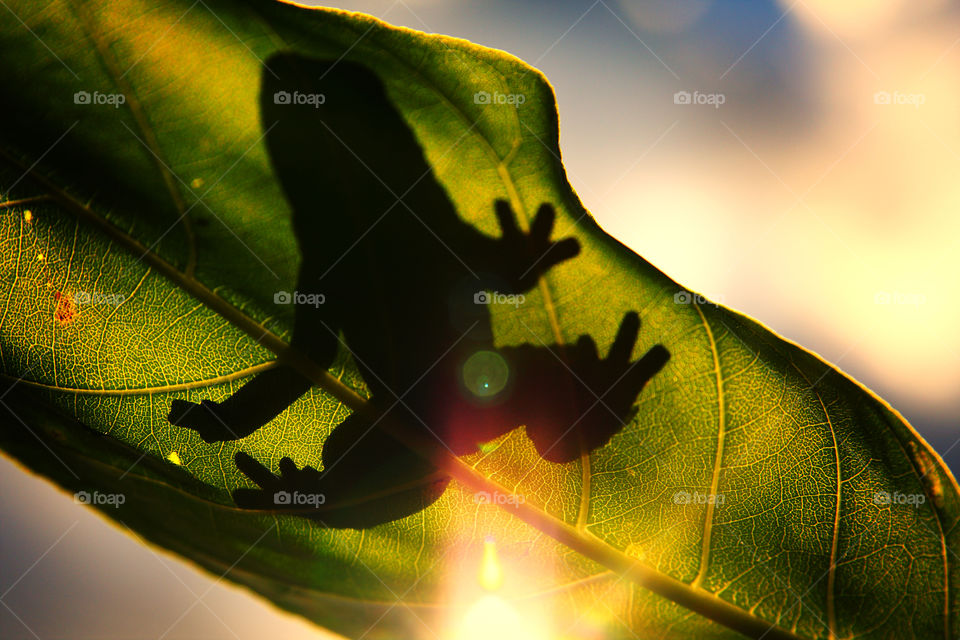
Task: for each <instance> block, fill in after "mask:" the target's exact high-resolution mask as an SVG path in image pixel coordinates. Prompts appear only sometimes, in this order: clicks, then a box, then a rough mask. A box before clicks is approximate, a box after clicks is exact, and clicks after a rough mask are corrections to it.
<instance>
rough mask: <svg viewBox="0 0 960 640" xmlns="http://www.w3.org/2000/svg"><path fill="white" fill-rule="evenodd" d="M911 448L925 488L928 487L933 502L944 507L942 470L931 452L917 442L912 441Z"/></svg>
mask: <svg viewBox="0 0 960 640" xmlns="http://www.w3.org/2000/svg"><path fill="white" fill-rule="evenodd" d="M910 450H911V452H912V453H913V459H914V460H915V461H916V463H917V468H918V469H919V470H920V474H921V475H920V479H921V480H922V481H923V487H924V489H926V491H927V494H928V495H929V496H930V499H931V500H932V501H933V504H935V505H936V506H938V507H942V506H943V484H942V483H941V481H940V471H939V469H937V465H936V464H935V463H934V461H933V459H932V458H930V454H928V453H927V452H926V451H925V450H923V449H921V448H920V447H918V446H917V443H916V442H911V443H910Z"/></svg>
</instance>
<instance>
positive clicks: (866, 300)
mask: <svg viewBox="0 0 960 640" xmlns="http://www.w3.org/2000/svg"><path fill="white" fill-rule="evenodd" d="M339 6H340V7H341V8H345V9H351V10H357V11H364V12H366V13H371V14H373V15H376V16H378V17H380V18H382V19H384V20H386V21H388V22H391V23H393V24H398V25H404V26H408V27H411V28H414V29H419V30H422V31H428V32H437V33H444V34H449V35H453V36H459V37H462V38H466V39H469V40H472V41H474V42H476V43H479V44H482V45H486V46H490V47H496V48H500V49H504V50H506V51H508V52H510V53H512V54H514V55H516V56H518V57H520V58H522V59H524V60H526V61H527V62H529V63H530V64H532V65H534V66H535V67H537V68H539V69H541V70H542V71H543V72H544V73H545V74H546V75H547V77H548V78H549V79H550V81H551V82H552V83H553V85H554V87H555V89H556V92H557V99H558V102H559V110H560V120H561V136H560V143H561V148H562V151H563V159H564V163H565V165H566V169H567V174H568V176H569V178H570V181H571V183H572V184H573V186H574V188H575V189H576V190H577V192H578V193H579V195H580V198H581V199H582V200H583V203H584V205H585V206H586V207H587V209H588V210H590V211H591V212H592V213H593V214H594V216H595V217H596V218H597V220H598V221H599V223H600V225H601V226H602V227H604V228H605V229H606V231H607V232H609V233H610V234H612V235H614V236H615V237H617V238H619V239H620V240H621V241H622V242H624V243H625V244H627V245H628V246H629V247H631V248H632V249H633V250H635V251H636V252H637V253H639V254H640V255H642V256H644V257H645V258H646V259H647V260H649V261H650V262H652V263H653V264H654V265H656V266H657V267H659V268H660V269H661V270H663V271H664V272H666V273H667V274H668V275H670V276H671V277H672V278H674V279H675V280H677V281H678V282H680V283H681V284H683V285H685V286H686V287H688V288H690V289H692V290H695V291H699V292H701V293H703V294H704V295H706V296H708V297H710V298H712V299H714V300H717V301H719V302H722V303H723V304H725V305H727V306H729V307H732V308H734V309H736V310H739V311H742V312H744V313H746V314H748V315H751V316H753V317H754V318H757V319H759V320H761V321H762V322H764V323H765V324H767V325H768V326H769V327H771V328H772V329H773V330H774V331H776V332H778V333H780V334H781V335H783V336H785V337H787V338H789V339H791V340H794V341H796V342H798V343H800V344H801V345H803V346H804V347H806V348H808V349H811V350H813V351H816V352H817V353H819V354H820V355H822V356H823V357H824V358H826V359H827V360H828V361H830V362H833V363H835V364H837V365H838V366H839V367H841V368H842V369H844V370H845V371H847V372H848V373H850V374H851V375H853V376H854V377H856V378H857V379H859V380H860V381H861V382H863V383H864V384H866V385H867V386H869V387H870V388H872V389H873V390H874V391H876V392H877V393H878V394H879V395H880V396H881V397H883V398H885V399H886V400H888V401H889V402H890V403H891V404H892V405H893V406H894V407H895V408H897V409H898V410H899V411H900V412H901V413H903V415H904V416H905V417H906V418H907V419H908V420H909V421H910V422H911V423H912V424H913V425H914V426H915V427H916V428H917V429H918V430H919V431H920V433H921V434H923V435H924V437H926V438H927V440H928V441H930V442H931V444H932V445H933V446H934V448H935V449H937V451H939V452H940V453H941V454H942V455H943V456H944V458H945V459H946V460H947V463H948V465H949V466H950V467H951V468H952V469H953V470H954V473H957V472H958V471H960V445H958V442H960V424H958V421H957V419H956V418H955V416H957V415H958V413H960V394H958V393H957V390H958V388H960V334H957V333H953V332H952V329H953V328H954V327H955V326H956V325H957V324H958V320H960V282H958V281H957V279H956V274H958V273H960V181H958V180H957V170H958V167H960V83H958V78H960V6H958V5H957V4H956V3H948V2H947V1H946V0H843V1H842V2H838V1H837V0H742V1H741V2H735V3H733V2H720V1H719V0H716V1H711V0H596V1H590V0H586V1H582V2H581V1H563V2H561V1H559V0H527V1H525V2H522V3H521V2H510V1H507V0H484V1H483V2H480V1H473V2H454V1H453V0H396V1H394V0H357V1H344V2H342V3H340V5H339ZM0 482H2V484H3V491H2V493H0V545H2V549H0V551H2V553H0V604H3V607H0V637H3V638H37V637H39V638H43V640H46V639H47V638H51V639H52V638H74V639H76V638H128V637H154V638H167V639H170V640H174V639H186V638H224V639H228V638H242V639H244V640H246V639H247V638H263V637H282V638H288V639H297V640H300V639H307V638H310V639H318V638H329V637H333V636H329V635H327V634H324V633H322V632H319V631H317V630H316V629H314V628H312V627H311V626H310V625H308V624H307V623H305V622H302V621H300V620H299V619H297V618H295V617H293V616H289V615H287V614H283V613H280V612H278V611H276V610H275V609H273V608H272V607H271V606H270V605H267V604H265V603H263V602H261V601H260V600H258V599H256V598H254V597H253V596H251V595H249V594H248V593H246V592H244V591H241V590H239V589H237V588H235V587H232V586H228V585H226V584H225V583H223V582H216V581H214V580H213V579H212V578H210V577H209V576H206V575H203V574H200V573H199V572H198V571H196V570H195V569H193V568H192V567H190V566H189V565H187V564H185V563H183V562H182V561H180V560H176V559H173V558H172V557H168V556H167V555H166V554H164V553H162V552H159V551H155V550H152V549H150V548H147V547H145V546H143V545H141V544H140V543H138V542H137V541H136V540H135V539H134V538H133V537H131V535H130V534H128V533H126V532H123V531H120V530H117V529H115V528H114V527H113V526H111V525H108V524H106V523H105V522H104V521H103V520H102V519H101V518H99V516H97V515H96V514H95V512H93V511H92V510H89V509H86V508H84V507H81V506H79V505H75V504H73V502H72V500H71V499H70V498H69V497H68V496H66V495H64V494H61V493H60V492H58V491H57V490H55V489H54V488H53V487H52V486H51V485H49V484H48V483H46V482H45V481H43V480H40V479H37V478H35V477H32V476H27V475H25V474H24V473H22V472H21V471H20V470H19V469H18V468H17V467H16V466H15V465H14V464H13V463H11V462H10V461H8V460H6V459H0ZM105 603H109V604H110V606H111V607H112V608H115V609H116V610H117V611H118V612H119V611H121V610H122V611H123V612H124V615H117V616H104V615H103V605H104V604H105ZM125 625H126V626H125ZM28 627H29V628H28ZM30 629H32V630H33V631H30ZM34 634H36V635H34Z"/></svg>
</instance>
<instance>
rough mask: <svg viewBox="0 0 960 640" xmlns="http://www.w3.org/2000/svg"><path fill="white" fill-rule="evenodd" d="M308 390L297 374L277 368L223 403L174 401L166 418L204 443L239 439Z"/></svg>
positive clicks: (282, 367) (305, 379) (263, 423)
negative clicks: (194, 432) (190, 431)
mask: <svg viewBox="0 0 960 640" xmlns="http://www.w3.org/2000/svg"><path fill="white" fill-rule="evenodd" d="M310 387H311V382H310V380H308V379H307V378H306V377H304V376H303V375H302V374H301V373H300V372H298V371H296V370H295V369H293V368H292V367H289V366H286V365H279V366H277V367H275V368H273V369H268V370H267V371H264V372H263V373H260V374H258V375H257V376H256V377H254V379H253V380H251V381H250V382H248V383H247V384H245V385H244V386H242V387H240V390H239V391H237V392H236V393H234V394H233V395H232V396H230V397H229V398H227V399H226V400H224V401H223V402H214V401H212V400H202V401H201V402H200V404H196V403H193V402H187V401H185V400H174V401H173V403H172V404H171V405H170V414H169V415H168V416H167V419H168V420H169V421H170V423H171V424H174V425H176V426H178V427H185V428H187V429H192V430H194V431H196V432H197V433H199V434H200V437H201V438H203V440H204V441H205V442H211V443H212V442H223V441H224V440H239V439H240V438H243V437H245V436H248V435H250V434H251V433H253V432H254V431H256V430H257V429H259V428H260V427H262V426H263V425H265V424H266V423H268V422H270V421H271V420H273V419H274V418H276V417H277V416H278V415H280V412H282V411H283V410H284V409H286V408H287V407H288V406H290V404H292V403H293V402H294V401H295V400H296V399H297V398H299V397H300V396H302V395H303V394H304V393H306V392H307V391H308V390H309V389H310Z"/></svg>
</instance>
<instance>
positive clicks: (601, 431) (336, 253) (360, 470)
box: [171, 55, 668, 526]
mask: <svg viewBox="0 0 960 640" xmlns="http://www.w3.org/2000/svg"><path fill="white" fill-rule="evenodd" d="M267 66H268V68H269V70H268V71H265V72H264V76H263V86H262V87H261V105H260V106H261V114H262V121H263V127H264V130H265V131H267V133H266V142H267V148H268V150H269V152H270V158H271V161H272V164H273V167H274V169H275V172H276V174H277V177H278V179H279V181H280V183H281V185H282V187H283V190H284V193H285V195H286V198H287V200H288V201H289V203H290V205H291V208H292V211H293V228H294V232H295V234H296V236H297V239H298V242H299V245H300V252H301V256H302V261H301V267H300V273H299V277H298V282H297V293H299V294H301V295H304V294H306V295H309V294H320V295H322V300H323V304H300V305H297V307H296V315H295V322H294V333H293V339H292V341H291V345H292V346H293V347H295V348H296V349H297V350H299V351H300V352H302V353H304V354H305V355H306V356H308V357H310V358H311V359H312V360H313V361H314V362H316V363H317V364H319V365H321V366H323V367H329V366H330V365H331V364H332V362H333V360H334V358H335V356H336V354H337V351H338V349H339V348H340V346H341V335H342V341H343V343H344V344H345V346H346V347H347V348H348V349H349V351H350V353H351V354H352V356H353V360H354V362H355V363H356V365H357V367H358V368H359V370H360V372H361V374H362V375H363V378H364V380H365V382H366V384H367V386H368V388H369V391H370V393H371V402H372V403H373V404H374V406H375V407H376V408H377V410H378V411H379V412H381V413H388V414H390V415H392V416H393V417H394V418H399V419H400V420H402V421H403V422H404V424H406V425H412V427H413V428H418V429H421V430H422V431H423V432H424V434H429V435H430V436H431V437H433V438H434V439H435V440H436V442H437V445H438V447H439V446H443V447H446V448H447V449H449V450H451V451H452V452H453V453H455V454H458V455H459V454H464V453H469V452H471V451H474V450H476V447H477V445H478V444H479V443H481V442H483V441H486V440H489V439H491V438H494V437H497V436H499V435H501V434H503V433H505V432H506V431H508V430H510V429H512V428H514V427H516V426H518V425H521V424H525V425H527V432H528V434H530V436H531V437H532V438H533V440H534V443H535V444H536V445H537V448H538V450H539V451H540V453H541V455H543V456H544V457H545V458H548V459H551V460H555V461H566V460H570V459H573V458H574V457H576V456H577V455H579V454H580V453H581V452H582V451H584V450H587V451H589V450H590V449H592V448H594V447H595V446H599V445H601V444H603V443H605V442H606V441H607V440H609V438H610V436H611V435H612V434H613V433H615V432H616V430H618V429H619V428H620V427H621V426H622V422H623V420H624V419H625V418H626V416H627V414H628V413H629V410H630V407H631V406H632V404H633V402H634V400H635V398H636V395H637V393H639V391H640V388H641V387H642V386H643V384H644V383H645V382H646V380H648V379H649V378H650V377H651V376H652V375H653V374H654V373H656V371H658V370H659V369H660V367H662V366H663V364H664V362H665V361H666V358H667V357H668V356H667V354H666V350H665V349H663V348H662V347H659V348H655V349H654V350H651V351H650V352H649V353H648V354H647V356H645V357H644V358H643V359H641V360H640V361H638V362H636V363H633V365H631V363H630V354H631V352H632V350H633V346H634V343H635V341H636V338H637V332H638V330H639V319H638V318H637V317H636V315H635V314H628V317H627V319H626V320H625V321H624V323H623V325H622V326H621V331H620V334H619V335H618V338H617V340H616V341H615V344H614V347H613V348H612V349H611V353H610V357H609V358H608V359H607V360H604V361H600V360H599V359H598V357H597V354H596V349H595V347H594V346H593V343H592V341H590V340H589V338H588V337H584V338H581V341H580V342H579V343H578V344H577V345H576V346H575V347H554V348H553V349H552V350H551V349H549V348H548V347H546V346H545V345H538V346H532V345H521V346H518V347H510V348H503V349H499V350H496V349H495V347H494V344H493V332H492V328H491V319H490V313H489V306H488V305H486V304H478V300H477V297H478V294H479V296H483V295H484V294H483V293H482V292H484V291H496V292H497V293H498V294H500V295H516V294H522V293H524V292H527V291H529V290H530V289H531V288H532V287H533V286H534V285H535V284H536V282H537V280H538V278H539V277H540V276H541V275H543V274H544V273H545V272H546V271H548V270H549V269H550V268H552V267H553V266H554V265H556V264H558V263H560V262H562V261H565V260H568V259H570V258H572V257H573V256H575V255H576V254H577V253H578V251H579V245H578V243H577V241H576V240H574V239H566V240H561V241H559V242H551V241H550V239H549V238H550V233H551V230H552V227H553V220H554V212H553V209H552V207H550V206H549V205H542V206H541V207H540V209H539V211H538V213H537V215H536V216H535V218H534V220H533V222H532V224H531V229H530V232H529V233H523V232H521V231H520V230H519V229H518V227H517V223H516V219H515V216H514V214H513V211H512V210H511V208H510V207H509V206H508V205H507V204H506V203H505V202H502V201H501V202H497V203H496V205H495V210H496V213H497V217H498V220H499V223H500V228H501V231H502V236H501V237H500V238H493V237H491V236H488V235H485V234H482V233H480V232H479V231H477V230H476V229H475V228H474V227H472V226H471V225H469V224H467V223H465V222H463V221H462V220H461V219H460V218H459V216H458V215H457V213H456V210H455V209H454V207H453V205H452V203H451V202H450V200H449V198H448V197H447V194H446V192H445V191H444V190H443V188H442V187H441V186H440V185H439V184H438V183H437V181H436V179H435V178H434V176H433V175H432V171H431V169H430V168H429V165H428V164H427V162H426V160H425V159H424V156H423V152H422V151H421V149H420V145H419V144H418V142H417V140H416V138H415V137H414V134H413V133H412V131H411V130H410V128H409V127H408V126H407V123H406V122H405V121H404V120H403V118H402V117H401V115H400V114H399V113H398V112H397V110H396V109H395V108H394V107H393V104H392V103H391V102H390V100H389V99H388V98H387V96H386V93H385V91H384V88H383V86H382V84H381V82H380V80H379V79H378V77H377V76H376V75H375V74H373V73H372V72H370V71H368V70H367V69H365V68H364V67H361V66H359V65H356V64H353V63H350V62H346V61H340V62H332V63H330V62H322V61H316V60H310V59H306V58H302V57H298V56H294V55H278V56H275V57H273V58H271V59H270V60H269V61H268V62H267ZM319 95H322V96H323V98H316V97H315V98H313V99H310V98H306V99H304V98H298V97H297V96H319ZM284 96H286V97H287V98H286V99H284ZM320 102H322V104H319V103H320ZM430 106H431V105H424V107H425V109H427V108H429V107H430ZM490 108H503V107H490ZM468 141H469V139H468V138H467V139H465V140H451V141H450V142H451V144H453V145H455V144H467V143H468ZM319 299H321V298H319V297H318V298H314V300H319ZM513 300H514V301H516V300H517V299H516V298H514V299H513ZM481 301H482V300H481ZM531 338H532V339H535V336H534V335H533V334H531ZM486 352H489V354H488V353H486ZM478 353H480V354H481V355H480V357H479V358H480V359H479V362H480V369H481V370H482V371H481V374H482V375H480V377H476V376H474V377H470V376H466V378H465V376H464V365H465V363H467V362H468V361H471V362H472V363H474V364H476V363H477V362H478V359H477V357H474V358H473V359H472V360H471V356H476V354H478ZM484 358H487V359H488V360H489V366H488V368H490V367H492V369H491V371H493V373H492V374H491V375H493V376H494V377H495V378H496V377H497V376H498V375H499V379H497V380H494V382H495V383H496V384H497V388H498V389H499V387H502V389H499V391H497V392H496V393H488V392H487V390H488V389H489V385H490V381H491V380H490V379H489V378H490V377H489V376H487V375H486V374H485V373H484V372H483V367H484V366H487V365H485V364H484V362H486V361H485V360H484ZM606 363H609V366H606ZM568 367H570V368H572V370H571V369H569V368H568ZM474 368H476V367H474ZM497 372H499V374H498V373H497ZM628 372H629V373H628ZM465 380H466V382H465ZM477 381H480V382H477ZM477 384H480V385H486V386H481V387H477V388H470V385H474V386H476V385H477ZM310 386H311V383H310V381H309V380H307V379H306V378H304V377H303V376H301V375H300V374H299V373H298V372H297V371H295V370H293V369H292V368H290V367H287V366H279V367H276V368H274V369H271V370H268V371H266V372H263V373H261V374H259V375H258V376H257V377H256V378H254V380H252V381H251V382H249V383H248V384H246V385H245V386H244V387H242V388H241V389H240V390H239V391H238V392H237V393H235V394H234V395H233V396H231V397H230V398H228V399H227V400H226V401H224V402H222V403H213V402H209V401H204V403H203V404H202V405H192V404H190V403H185V402H181V401H176V402H175V403H174V406H173V407H172V411H171V422H173V423H174V424H178V425H180V426H185V427H189V428H192V429H195V430H197V431H198V432H200V434H201V436H203V438H204V439H205V440H207V441H210V442H213V441H221V440H232V439H236V438H239V437H243V436H245V435H247V434H249V433H252V432H253V431H255V430H256V429H257V428H259V427H260V426H262V425H264V424H266V423H267V422H269V421H270V420H271V419H273V418H274V417H276V416H277V415H278V414H279V413H280V412H281V411H283V410H284V409H285V408H286V407H287V406H289V404H290V403H292V402H293V401H294V400H296V399H297V398H298V397H300V396H301V395H303V394H304V393H306V391H307V390H309V388H310ZM610 387H614V388H613V389H611V388H610ZM607 392H611V393H610V395H609V396H608V397H607V399H605V400H601V401H599V402H598V398H599V397H601V396H602V395H603V394H604V393H607ZM198 407H199V408H198ZM237 463H238V465H239V466H240V468H241V470H242V471H244V473H246V474H247V475H248V476H250V477H251V478H253V479H254V480H255V481H256V482H257V483H258V484H259V485H260V486H261V487H262V490H256V491H250V490H245V491H244V490H240V491H238V493H237V494H236V497H237V500H238V502H239V503H241V504H243V505H245V506H256V507H261V508H263V507H267V508H274V507H276V508H279V506H280V505H274V504H273V495H274V493H275V492H276V491H278V490H290V491H292V490H299V491H301V492H314V493H324V494H325V496H326V499H327V501H326V503H325V504H326V507H325V508H324V509H322V510H318V511H317V514H316V517H317V518H319V519H321V520H324V521H325V522H327V523H328V524H331V525H332V526H366V525H368V524H373V523H376V522H381V521H384V520H390V519H394V518H396V517H400V516H402V515H406V514H407V513H410V512H413V511H415V510H417V509H419V508H421V507H422V506H423V505H424V504H425V503H427V502H429V501H430V500H432V499H434V498H435V497H436V496H437V495H439V493H440V492H442V490H443V487H444V486H445V479H444V478H443V476H442V475H439V474H438V473H437V472H436V470H435V469H434V468H433V466H432V465H431V463H430V462H429V461H427V460H426V459H424V458H422V457H418V456H416V455H415V454H413V453H412V452H411V451H409V450H408V449H406V448H405V447H404V446H402V445H401V444H399V443H398V442H396V441H395V440H393V439H392V438H391V437H390V436H389V435H387V434H386V433H385V432H384V431H382V430H381V429H379V428H377V426H376V425H374V424H371V423H369V422H368V421H367V420H366V419H364V418H362V417H361V416H359V415H358V414H354V415H352V416H350V417H349V418H347V419H346V420H345V421H344V422H343V423H342V424H340V425H339V426H338V427H337V428H336V429H335V430H334V431H333V432H332V433H331V435H330V436H328V437H327V439H326V441H325V443H324V450H323V472H322V473H321V472H318V471H315V470H313V469H311V468H309V467H307V468H305V469H303V470H298V469H297V468H296V466H295V465H294V464H293V463H292V462H290V461H289V460H288V459H285V461H284V462H283V463H282V464H281V471H282V475H281V477H280V478H277V477H276V476H273V474H271V473H269V472H268V471H267V470H266V469H265V468H263V467H262V466H261V465H260V464H259V463H257V462H255V461H254V460H253V459H252V458H250V457H249V456H245V455H243V454H238V458H237ZM401 486H404V487H407V488H406V489H404V490H403V491H401V490H400V489H396V490H392V489H395V488H397V487H401ZM374 496H380V497H374ZM346 503H350V504H351V506H350V507H343V508H339V509H338V507H337V505H338V504H341V505H342V504H346ZM357 505H360V506H357Z"/></svg>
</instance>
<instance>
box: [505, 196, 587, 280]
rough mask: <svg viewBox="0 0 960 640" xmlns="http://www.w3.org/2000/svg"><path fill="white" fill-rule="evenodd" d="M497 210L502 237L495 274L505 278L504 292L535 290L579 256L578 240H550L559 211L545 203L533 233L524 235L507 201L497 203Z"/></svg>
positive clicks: (539, 212) (533, 226)
mask: <svg viewBox="0 0 960 640" xmlns="http://www.w3.org/2000/svg"><path fill="white" fill-rule="evenodd" d="M494 209H495V211H496V214H497V220H498V221H499V223H500V231H501V236H500V238H499V239H498V240H495V241H494V243H493V244H494V254H495V255H493V256H491V258H492V266H493V271H494V272H495V273H496V274H497V275H498V276H500V277H501V278H502V279H503V282H502V283H498V285H499V286H501V287H503V288H505V289H507V291H503V293H520V292H523V291H528V290H530V289H532V288H533V286H534V285H535V284H536V283H537V280H538V279H539V278H540V276H542V275H543V274H545V273H546V272H547V271H549V270H550V269H551V268H552V267H554V266H556V265H557V264H560V263H561V262H564V261H565V260H569V259H570V258H573V257H574V256H576V255H577V254H578V253H580V243H579V242H578V241H577V240H576V238H564V239H563V240H559V241H552V240H550V234H551V233H552V232H553V224H554V221H555V220H556V211H555V210H554V208H553V206H552V205H550V204H548V203H544V204H542V205H540V208H539V209H538V210H537V214H536V216H534V218H533V222H532V223H531V224H530V231H529V232H528V233H524V232H523V231H521V230H520V228H519V226H518V225H517V217H516V215H515V214H514V212H513V209H511V208H510V205H509V203H507V202H506V201H505V200H497V201H496V203H495V205H494Z"/></svg>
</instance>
